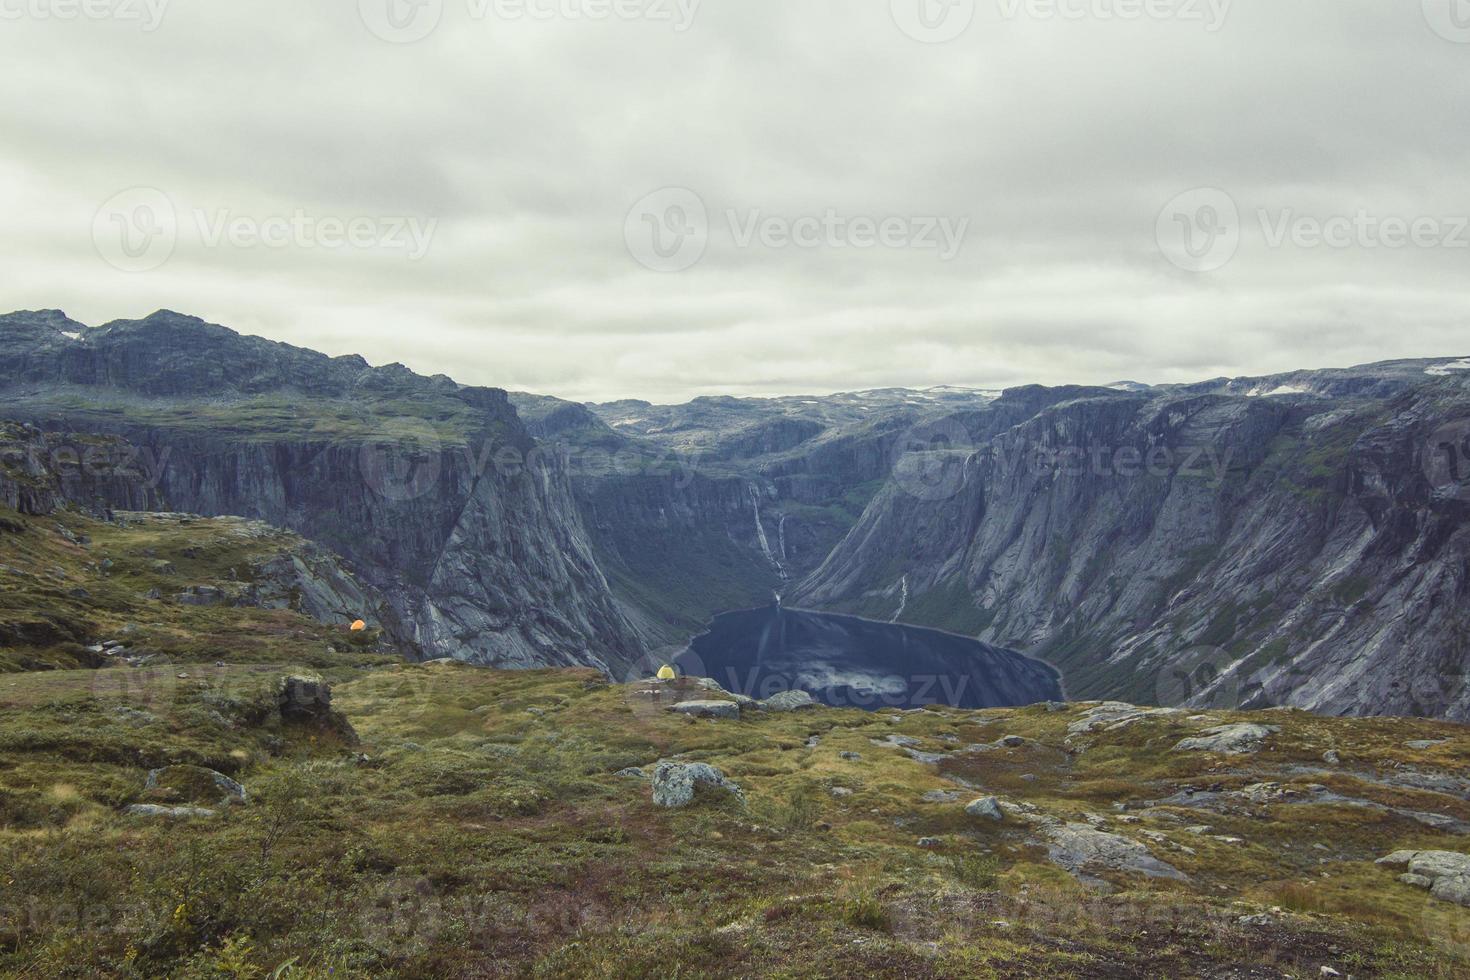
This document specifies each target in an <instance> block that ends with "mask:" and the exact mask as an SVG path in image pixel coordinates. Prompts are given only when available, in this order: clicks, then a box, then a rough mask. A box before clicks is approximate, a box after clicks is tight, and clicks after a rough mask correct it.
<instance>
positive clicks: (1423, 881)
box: [1375, 851, 1470, 906]
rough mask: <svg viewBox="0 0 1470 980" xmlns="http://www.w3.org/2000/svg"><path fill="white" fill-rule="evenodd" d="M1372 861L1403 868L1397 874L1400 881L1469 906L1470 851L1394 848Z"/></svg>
mask: <svg viewBox="0 0 1470 980" xmlns="http://www.w3.org/2000/svg"><path fill="white" fill-rule="evenodd" d="M1375 863H1377V864H1381V865H1383V866H1385V867H1390V868H1403V869H1405V873H1404V874H1402V875H1400V876H1399V880H1400V881H1402V882H1404V883H1405V884H1407V885H1414V886H1416V887H1419V888H1428V889H1429V894H1431V895H1433V896H1434V897H1435V898H1437V899H1439V900H1441V901H1444V902H1454V903H1455V904H1456V905H1465V906H1470V854H1461V853H1459V852H1458V851H1394V852H1393V853H1392V854H1389V855H1388V856H1386V857H1381V858H1379V859H1378V860H1377V862H1375Z"/></svg>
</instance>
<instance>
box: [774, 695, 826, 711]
mask: <svg viewBox="0 0 1470 980" xmlns="http://www.w3.org/2000/svg"><path fill="white" fill-rule="evenodd" d="M816 705H817V702H816V700H815V699H814V698H813V697H812V696H811V695H810V694H808V693H807V692H805V691H782V692H781V693H780V694H773V695H771V696H770V697H768V698H766V699H765V700H764V701H762V702H760V706H761V707H762V708H764V709H765V710H766V711H800V710H801V709H803V708H814V707H816Z"/></svg>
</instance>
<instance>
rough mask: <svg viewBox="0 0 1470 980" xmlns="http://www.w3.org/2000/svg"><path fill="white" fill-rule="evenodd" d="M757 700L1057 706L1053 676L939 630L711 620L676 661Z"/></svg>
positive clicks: (759, 617) (781, 614)
mask: <svg viewBox="0 0 1470 980" xmlns="http://www.w3.org/2000/svg"><path fill="white" fill-rule="evenodd" d="M677 664H678V666H679V667H680V669H681V670H682V671H683V672H684V673H687V674H692V675H694V676H696V677H712V678H714V679H715V680H716V681H718V682H719V683H720V685H721V686H722V687H724V688H725V689H726V690H727V691H732V692H734V693H737V694H745V695H748V696H750V697H753V698H766V697H770V696H771V695H772V694H775V693H777V692H780V691H786V690H794V689H797V688H800V689H801V690H804V691H807V692H808V693H810V694H811V695H812V697H814V698H817V699H818V700H819V701H822V702H824V703H826V704H830V705H833V706H835V707H843V708H866V709H869V710H876V709H879V708H891V707H892V708H917V707H922V706H924V705H940V704H944V705H949V706H950V707H954V708H1005V707H1013V706H1016V705H1025V704H1035V703H1036V702H1038V701H1060V700H1061V699H1062V687H1061V678H1060V676H1059V675H1058V674H1057V672H1056V671H1055V670H1053V669H1052V668H1051V667H1049V666H1047V665H1046V664H1044V663H1041V662H1040V661H1038V660H1032V659H1031V658H1029V657H1026V656H1022V655H1021V654H1019V653H1016V652H1015V651H1013V650H1006V649H1003V648H1001V647H994V646H991V645H990V644H988V643H981V642H980V641H979V640H971V639H968V638H966V637H962V636H955V635H953V634H950V633H942V632H939V631H937V630H927V629H920V628H918V627H915V626H899V625H895V624H890V623H875V622H871V621H869V620H866V619H857V618H854V617H852V616H836V615H830V614H827V613H814V612H802V611H798V610H793V609H780V608H778V607H775V606H771V607H769V608H766V609H749V610H744V611H741V612H732V613H725V614H724V615H721V616H717V617H716V618H715V621H714V623H713V624H711V626H710V629H709V632H707V633H704V634H703V635H701V636H698V637H695V639H694V640H693V641H692V642H691V643H690V645H689V649H687V650H686V651H685V652H684V653H683V654H681V655H680V656H679V658H678V660H677Z"/></svg>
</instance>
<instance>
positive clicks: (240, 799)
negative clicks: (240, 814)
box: [143, 766, 247, 806]
mask: <svg viewBox="0 0 1470 980" xmlns="http://www.w3.org/2000/svg"><path fill="white" fill-rule="evenodd" d="M143 791H144V793H146V794H148V796H149V797H150V798H152V799H155V800H159V801H167V802H175V801H177V802H181V803H198V804H208V805H213V806H229V805H231V804H234V803H245V802H246V800H247V796H246V793H245V787H244V786H241V785H240V784H239V783H237V782H236V781H235V780H233V779H231V778H230V777H229V776H226V775H225V774H224V773H222V772H215V771H214V770H213V769H206V768H204V767H203V766H165V767H163V768H162V769H154V770H153V771H151V772H149V773H148V781H147V782H146V783H145V784H144V786H143Z"/></svg>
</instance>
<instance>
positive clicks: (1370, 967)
mask: <svg viewBox="0 0 1470 980" xmlns="http://www.w3.org/2000/svg"><path fill="white" fill-rule="evenodd" d="M0 516H3V519H4V522H5V523H4V525H3V527H4V530H3V532H0V548H3V551H4V557H3V558H0V561H3V562H4V563H5V564H6V565H7V566H8V567H7V568H6V569H5V570H4V574H3V578H0V601H3V602H4V603H5V606H4V613H3V619H0V621H3V622H4V623H6V624H16V623H36V624H39V623H43V622H44V623H50V624H52V628H54V629H55V630H57V631H58V634H57V635H61V634H62V633H65V634H66V635H67V636H69V637H73V638H72V639H58V640H55V641H54V642H52V643H50V644H49V645H44V646H38V645H34V644H33V645H30V646H14V645H8V646H7V647H6V648H5V649H4V651H3V652H0V658H4V659H3V662H4V663H5V664H6V665H7V669H9V670H10V671H12V672H10V673H6V674H0V869H3V870H0V976H6V977H11V976H13V977H25V978H43V977H83V976H85V977H93V976H118V977H158V976H169V977H181V978H265V977H280V978H297V980H300V978H318V977H321V978H325V977H359V976H364V977H365V976H374V977H401V978H420V977H490V976H545V977H563V976H589V977H630V978H631V977H645V976H685V977H696V976H698V977H704V976H729V977H748V976H791V977H795V976H802V977H806V976H820V977H848V976H864V975H866V976H894V977H991V978H1012V977H1036V978H1069V977H1075V978H1100V977H1119V978H1121V977H1136V976H1169V977H1247V976H1249V977H1301V978H1308V977H1319V976H1322V975H1330V974H1322V973H1321V970H1322V968H1323V967H1328V968H1330V969H1333V970H1337V971H1338V972H1339V973H1340V974H1341V975H1343V976H1353V977H1358V978H1367V977H1393V978H1403V980H1408V978H1426V977H1427V978H1451V977H1461V976H1466V975H1470V909H1466V908H1462V907H1460V906H1458V905H1455V904H1451V903H1448V902H1444V901H1440V900H1438V899H1435V898H1432V897H1431V896H1430V895H1429V893H1428V892H1426V891H1425V890H1423V889H1422V888H1419V887H1415V886H1414V885H1412V884H1405V883H1403V882H1401V881H1400V880H1399V878H1398V870H1396V869H1390V868H1387V867H1383V866H1380V865H1377V864H1375V863H1374V862H1375V860H1376V859H1377V858H1379V857H1382V856H1384V855H1386V854H1388V853H1389V852H1390V851H1393V850H1397V849H1414V850H1445V851H1460V852H1463V851H1470V835H1467V833H1466V832H1467V831H1470V802H1467V796H1470V730H1466V729H1465V728H1462V727H1458V726H1454V725H1449V724H1444V723H1434V722H1427V721H1407V720H1391V719H1379V720H1358V719H1329V718H1320V717H1316V716H1312V715H1308V714H1305V713H1302V712H1294V711H1272V712H1266V713H1263V714H1257V715H1249V714H1237V713H1219V712H1212V713H1206V714H1200V715H1191V714H1188V713H1185V712H1168V711H1158V710H1153V711H1148V712H1134V713H1131V714H1130V713H1128V711H1127V709H1125V708H1120V707H1108V706H1102V707H1099V706H1097V705H1071V706H1062V705H1052V706H1047V705H1038V706H1035V707H1031V708H1024V709H1012V710H997V711H981V712H964V711H955V710H947V709H939V710H923V711H917V712H909V713H900V712H896V711H893V712H884V713H877V714H870V713H863V712H859V711H840V710H834V709H826V708H817V709H812V710H808V711H804V712H797V713H784V714H783V713H776V712H766V711H753V710H752V711H746V712H745V713H744V714H743V716H742V717H740V718H738V719H733V718H732V719H720V720H693V719H690V718H686V717H683V716H681V715H676V714H673V713H670V712H669V711H667V710H666V708H668V707H669V706H670V705H672V704H673V703H675V702H678V701H682V700H687V699H693V698H709V697H714V698H716V699H723V698H724V697H725V696H724V695H723V694H721V693H719V692H709V691H706V690H703V689H701V688H699V687H698V686H697V685H696V684H695V683H694V682H692V681H688V680H686V681H680V682H676V683H674V684H671V685H658V684H654V683H652V682H644V683H638V684H633V685H614V684H609V683H608V682H607V681H606V680H605V679H604V678H602V677H601V676H600V675H597V674H595V673H593V672H591V671H577V670H571V671H532V672H498V671H490V670H483V669H476V668H472V667H467V666H463V665H458V664H453V663H441V664H428V665H410V664H406V663H402V662H398V661H396V660H394V659H393V658H391V657H389V656H387V655H385V654H382V653H378V652H375V651H373V650H372V649H360V648H359V647H356V646H353V645H352V643H351V639H350V637H349V636H348V634H347V633H346V631H345V629H344V628H343V627H341V626H332V625H326V624H322V623H317V622H315V621H312V620H310V619H307V618H306V617H304V616H302V615H301V614H299V613H297V612H294V611H292V610H290V609H283V610H275V611H268V610H262V609H258V608H248V607H241V608H236V607H229V606H220V607H209V608H198V607H192V606H187V605H181V604H178V603H176V602H172V601H169V600H168V599H166V598H165V599H163V600H153V599H148V598H146V595H147V593H148V592H149V591H150V590H152V589H155V588H157V589H159V590H160V591H161V592H163V593H165V594H169V593H170V592H171V591H177V590H178V589H179V588H180V584H181V583H189V584H194V583H214V584H216V585H217V586H218V587H219V588H221V589H229V588H239V587H242V584H243V583H241V581H240V577H241V575H242V574H243V570H245V569H248V568H250V567H252V565H253V563H254V562H256V561H257V560H259V559H260V558H261V557H264V556H269V555H270V554H273V553H275V552H276V551H278V550H279V549H282V548H286V549H289V548H291V547H293V541H297V542H299V539H293V538H292V537H291V536H289V535H282V534H280V533H279V532H273V531H269V530H268V529H263V528H261V526H259V525H250V524H246V523H245V522H237V521H230V520H214V521H201V520H195V519H188V520H185V519H181V518H177V517H167V518H165V517H156V518H147V519H143V518H138V519H133V520H129V521H128V522H127V523H126V524H101V523H99V522H95V521H90V520H88V519H86V518H83V517H80V516H77V515H74V514H58V515H56V516H54V517H48V518H23V517H21V516H20V515H15V514H6V515H0ZM104 562H110V563H111V564H110V566H108V567H105V568H104V566H103V563H104ZM159 563H162V564H159ZM52 570H54V571H55V572H58V573H60V577H57V576H55V575H52V574H51V571H52ZM232 570H233V576H232V574H231V571H232ZM76 589H81V590H83V591H84V592H85V593H86V595H85V596H81V595H72V594H71V593H72V590H76ZM36 628H38V629H39V627H36ZM68 631H69V632H68ZM109 636H117V637H118V638H119V640H121V641H123V642H125V643H126V646H125V651H126V653H125V654H123V655H119V654H114V655H112V656H107V655H105V654H97V653H93V652H92V651H90V650H88V647H89V646H93V645H95V644H93V643H92V642H91V641H92V640H94V639H103V638H106V637H109ZM358 642H359V643H362V644H364V645H365V646H367V647H372V646H374V644H375V640H374V638H373V637H372V636H371V635H369V636H367V637H366V638H364V639H361V640H359V641H358ZM68 658H70V659H68ZM92 662H96V663H101V664H104V665H105V666H103V667H101V669H79V668H83V667H84V666H85V664H88V663H92ZM46 667H49V668H69V669H37V668H46ZM24 668H30V669H24ZM303 672H309V673H312V674H314V675H316V676H319V677H320V678H321V679H323V680H324V681H326V682H328V683H330V684H331V685H332V687H333V699H332V705H333V707H334V709H335V712H336V713H335V714H333V715H312V716H309V717H302V716H300V715H299V714H296V713H293V712H291V711H289V710H287V709H288V703H287V701H285V700H283V694H282V692H283V690H290V689H291V688H290V687H289V686H288V685H287V682H286V681H285V678H287V677H288V675H299V674H302V673H303ZM297 683H298V684H299V683H300V682H297ZM1237 722H1254V723H1260V724H1263V725H1270V726H1275V727H1276V728H1277V729H1279V730H1277V731H1274V732H1269V733H1267V734H1266V735H1265V737H1264V738H1263V739H1261V741H1260V742H1259V744H1258V745H1255V746H1252V747H1251V748H1253V749H1255V751H1254V752H1247V753H1243V754H1238V755H1223V754H1219V753H1216V752H1211V751H1175V750H1174V749H1175V746H1176V745H1177V744H1178V743H1179V742H1180V741H1181V740H1183V739H1185V738H1189V737H1198V736H1200V735H1201V734H1202V733H1203V732H1205V731H1206V730H1207V729H1209V728H1211V727H1212V726H1215V725H1219V724H1225V723H1237ZM349 726H350V727H349ZM660 760H674V761H678V762H681V763H685V762H705V763H708V764H710V765H712V766H715V767H717V768H718V769H719V770H720V771H721V772H723V774H724V775H725V776H726V777H728V778H729V779H730V780H732V781H733V782H734V783H735V784H737V785H738V786H739V788H740V790H741V795H740V796H739V797H736V796H733V795H730V794H727V793H721V792H718V791H713V790H708V791H707V790H701V791H700V793H699V794H697V795H696V797H695V799H694V801H693V803H692V805H690V806H688V807H685V808H682V809H668V808H664V807H660V806H657V805H655V803H654V800H653V798H652V792H651V786H650V779H649V776H650V774H651V773H652V771H653V768H654V766H655V764H657V763H658V762H659V761H660ZM180 766H192V767H201V768H202V769H207V770H212V771H214V772H216V773H219V774H220V775H221V776H223V777H228V778H229V779H233V780H237V781H239V783H241V784H242V785H243V788H244V793H245V794H246V799H245V801H244V802H243V803H234V804H231V805H223V804H222V802H221V799H220V798H219V790H218V789H217V787H216V785H215V784H214V783H212V782H211V778H210V777H209V776H208V774H205V776H204V778H202V779H201V778H199V773H200V769H199V768H195V769H166V768H165V767H180ZM630 767H637V768H639V769H641V770H642V775H641V776H639V775H634V774H628V773H626V772H625V770H627V769H629V768H630ZM160 769H163V770H165V775H164V776H162V777H161V778H160V779H159V785H157V786H155V787H153V788H149V785H148V784H149V778H150V773H151V772H153V771H155V770H160ZM181 772H182V773H185V774H186V775H185V776H184V777H183V778H182V779H181V780H173V779H172V777H171V776H169V775H167V773H181ZM188 774H193V775H188ZM991 795H993V796H995V797H996V798H997V799H998V803H999V806H1000V807H1001V809H1002V814H1003V819H1002V820H1000V821H998V822H997V821H994V820H991V819H988V818H986V817H983V816H979V815H971V814H970V813H968V812H967V811H966V805H967V804H968V803H970V802H971V801H972V800H975V799H977V798H980V797H985V796H991ZM135 804H144V805H149V806H163V807H178V806H188V807H203V808H205V809H208V810H210V811H212V815H200V816H189V815H187V811H185V812H174V811H169V812H170V813H172V816H168V815H160V814H159V812H157V811H153V812H149V813H145V814H142V815H135V814H134V813H130V812H129V811H128V810H127V808H128V807H130V806H133V805H135ZM1079 828H1080V829H1079ZM1079 834H1080V835H1081V836H1080V839H1081V840H1082V841H1083V842H1084V845H1085V846H1097V845H1105V847H1104V849H1108V848H1114V849H1121V851H1122V853H1124V856H1125V857H1127V858H1128V860H1125V861H1123V862H1121V863H1120V862H1116V861H1112V860H1111V859H1109V860H1104V861H1101V862H1100V863H1087V864H1085V866H1074V865H1069V864H1068V861H1069V859H1068V858H1067V856H1066V853H1067V852H1066V849H1065V848H1062V849H1059V847H1060V845H1059V840H1060V839H1061V838H1062V837H1066V836H1067V835H1071V837H1072V838H1077V837H1078V835H1079ZM1059 835H1060V836H1059ZM1144 858H1146V859H1147V861H1146V862H1145V864H1147V863H1148V862H1163V863H1164V864H1166V865H1167V867H1168V869H1169V871H1170V873H1169V874H1167V875H1166V876H1162V877H1150V876H1148V875H1146V874H1143V873H1140V872H1139V871H1138V870H1136V868H1137V867H1139V866H1140V865H1138V864H1137V863H1136V862H1137V861H1139V860H1142V859H1144ZM1074 864H1075V862H1074ZM1064 865H1066V866H1064ZM1149 866H1154V865H1149ZM1157 866H1159V867H1161V866H1163V865H1157ZM1069 868H1070V870H1069Z"/></svg>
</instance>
